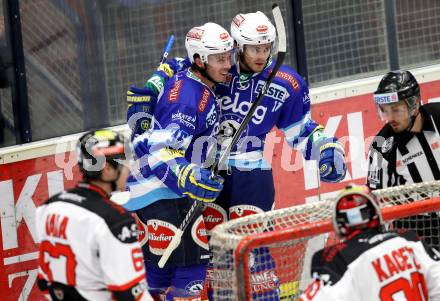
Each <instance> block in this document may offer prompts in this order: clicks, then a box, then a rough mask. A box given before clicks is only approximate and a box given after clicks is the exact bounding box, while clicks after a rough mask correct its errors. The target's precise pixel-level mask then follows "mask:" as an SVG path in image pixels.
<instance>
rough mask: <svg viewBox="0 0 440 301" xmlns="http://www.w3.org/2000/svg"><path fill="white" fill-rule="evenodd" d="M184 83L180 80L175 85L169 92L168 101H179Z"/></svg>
mask: <svg viewBox="0 0 440 301" xmlns="http://www.w3.org/2000/svg"><path fill="white" fill-rule="evenodd" d="M182 85H183V81H182V80H181V79H180V80H178V81H176V82H175V83H174V86H173V87H172V88H171V89H170V91H169V92H168V101H169V102H177V100H178V99H179V94H180V89H181V88H182Z"/></svg>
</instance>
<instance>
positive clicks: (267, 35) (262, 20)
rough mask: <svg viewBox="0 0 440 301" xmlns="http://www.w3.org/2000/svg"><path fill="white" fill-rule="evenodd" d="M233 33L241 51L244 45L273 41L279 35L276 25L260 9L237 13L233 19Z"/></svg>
mask: <svg viewBox="0 0 440 301" xmlns="http://www.w3.org/2000/svg"><path fill="white" fill-rule="evenodd" d="M231 35H232V37H233V38H234V40H235V42H237V45H238V47H239V49H240V51H243V46H244V45H260V44H268V43H273V42H275V39H276V37H277V33H276V30H275V26H273V24H272V22H270V20H269V18H268V17H267V16H266V15H265V14H263V13H262V12H260V11H257V12H256V13H249V14H238V15H236V16H235V17H234V19H232V23H231Z"/></svg>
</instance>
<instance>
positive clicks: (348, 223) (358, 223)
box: [332, 185, 383, 238]
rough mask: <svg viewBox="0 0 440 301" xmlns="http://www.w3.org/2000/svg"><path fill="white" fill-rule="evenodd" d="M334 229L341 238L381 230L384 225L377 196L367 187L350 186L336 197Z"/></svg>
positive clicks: (333, 217)
mask: <svg viewBox="0 0 440 301" xmlns="http://www.w3.org/2000/svg"><path fill="white" fill-rule="evenodd" d="M332 221H333V228H334V230H335V232H336V233H337V234H338V235H339V236H340V237H342V238H343V237H346V236H348V235H350V234H351V233H353V231H355V230H361V229H367V228H370V229H372V228H379V227H381V226H382V224H383V219H382V214H381V211H380V208H379V203H378V200H377V198H376V196H375V195H374V194H373V193H371V191H370V189H369V188H368V187H367V186H358V185H349V186H347V187H346V188H345V189H344V190H342V192H341V193H340V194H339V195H338V196H337V197H336V201H335V204H334V209H333V215H332Z"/></svg>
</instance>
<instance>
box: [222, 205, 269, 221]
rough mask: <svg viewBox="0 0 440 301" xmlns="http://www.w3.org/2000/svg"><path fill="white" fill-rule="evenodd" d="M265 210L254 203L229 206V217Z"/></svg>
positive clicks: (238, 216) (233, 217)
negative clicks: (253, 204)
mask: <svg viewBox="0 0 440 301" xmlns="http://www.w3.org/2000/svg"><path fill="white" fill-rule="evenodd" d="M262 212H264V211H263V210H262V209H261V208H258V207H256V206H252V205H237V206H232V207H231V208H229V218H230V219H236V218H240V217H244V216H248V215H252V214H257V213H262Z"/></svg>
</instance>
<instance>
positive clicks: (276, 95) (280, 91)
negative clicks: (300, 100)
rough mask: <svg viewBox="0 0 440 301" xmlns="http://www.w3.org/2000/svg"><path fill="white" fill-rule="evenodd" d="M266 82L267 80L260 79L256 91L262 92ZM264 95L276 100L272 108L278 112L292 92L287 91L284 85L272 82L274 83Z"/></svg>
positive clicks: (257, 92)
mask: <svg viewBox="0 0 440 301" xmlns="http://www.w3.org/2000/svg"><path fill="white" fill-rule="evenodd" d="M265 83H266V82H265V81H263V80H259V81H258V83H257V87H256V88H255V92H254V93H255V94H257V95H258V94H260V92H261V90H262V89H263V87H264V85H265ZM264 96H266V97H269V98H272V99H274V100H275V102H274V105H273V108H272V112H276V111H278V110H279V109H280V108H281V106H282V105H283V103H284V101H285V100H286V98H288V97H289V96H290V94H289V92H287V89H286V88H284V87H283V86H280V85H278V84H274V83H272V84H270V86H269V88H268V89H267V91H266V94H264Z"/></svg>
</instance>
